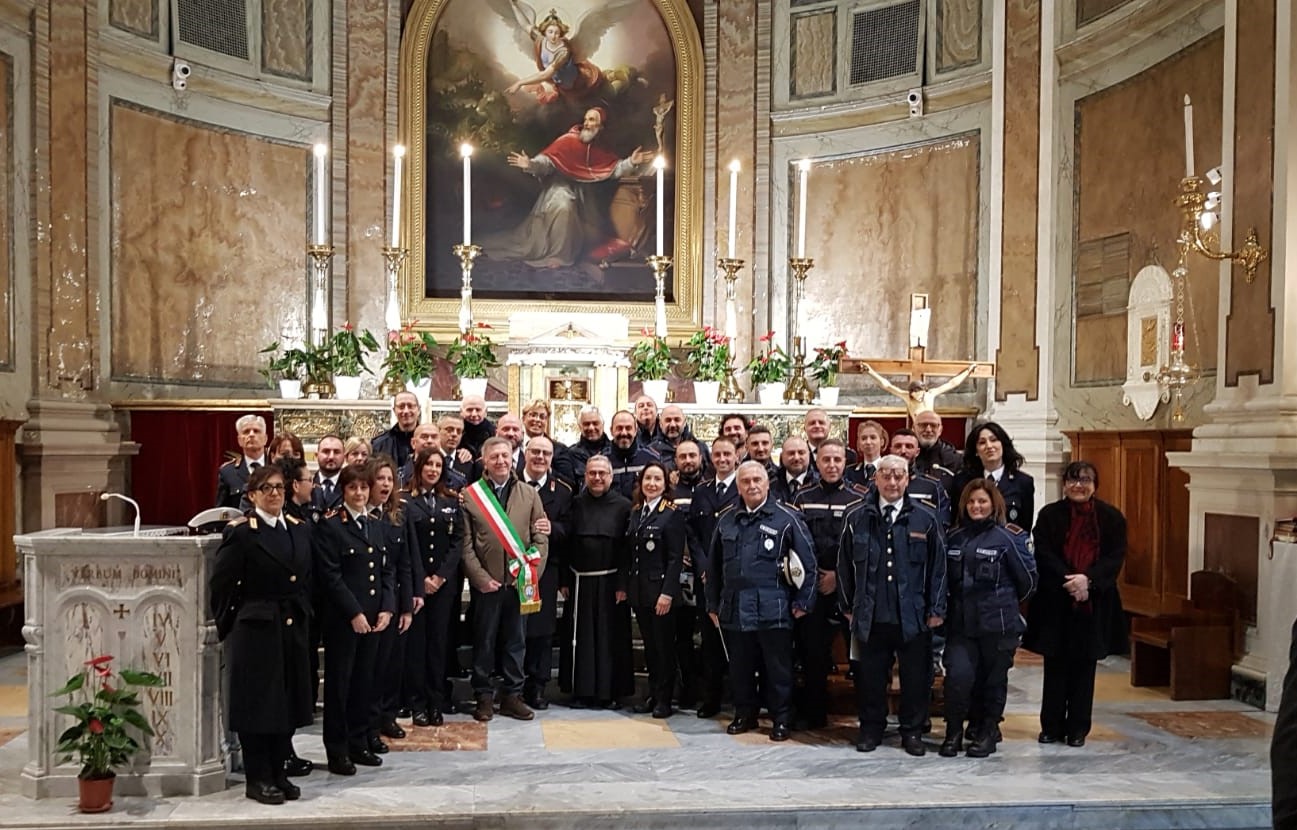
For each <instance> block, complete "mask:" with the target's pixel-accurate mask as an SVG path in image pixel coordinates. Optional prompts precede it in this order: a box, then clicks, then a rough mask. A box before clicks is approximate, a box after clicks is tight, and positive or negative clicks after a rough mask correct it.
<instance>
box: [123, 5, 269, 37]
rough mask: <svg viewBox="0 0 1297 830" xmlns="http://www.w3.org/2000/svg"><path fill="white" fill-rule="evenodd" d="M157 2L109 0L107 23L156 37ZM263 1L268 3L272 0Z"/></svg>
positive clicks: (134, 32) (135, 32) (127, 30)
mask: <svg viewBox="0 0 1297 830" xmlns="http://www.w3.org/2000/svg"><path fill="white" fill-rule="evenodd" d="M158 2H159V0H111V2H110V3H109V4H108V23H109V24H110V25H111V26H112V27H113V28H114V29H121V30H123V31H126V32H130V33H132V34H136V35H141V36H143V37H149V38H154V37H157V35H158ZM265 2H266V3H267V5H269V4H270V2H272V0H265Z"/></svg>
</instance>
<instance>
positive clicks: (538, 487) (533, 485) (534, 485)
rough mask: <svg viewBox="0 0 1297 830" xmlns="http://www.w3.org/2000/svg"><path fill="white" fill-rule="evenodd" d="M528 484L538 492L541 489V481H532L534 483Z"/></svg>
mask: <svg viewBox="0 0 1297 830" xmlns="http://www.w3.org/2000/svg"><path fill="white" fill-rule="evenodd" d="M527 483H528V484H530V485H531V486H532V487H535V488H536V489H537V490H539V489H540V482H539V481H535V480H532V481H528V482H527Z"/></svg>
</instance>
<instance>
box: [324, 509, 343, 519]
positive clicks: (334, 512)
mask: <svg viewBox="0 0 1297 830" xmlns="http://www.w3.org/2000/svg"><path fill="white" fill-rule="evenodd" d="M339 513H342V514H343V518H344V519H345V518H346V511H344V510H343V509H342V508H341V507H335V508H333V509H332V510H327V511H325V513H324V518H326V519H332V518H333V517H334V516H336V515H338V514H339Z"/></svg>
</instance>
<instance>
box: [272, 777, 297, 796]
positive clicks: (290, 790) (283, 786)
mask: <svg viewBox="0 0 1297 830" xmlns="http://www.w3.org/2000/svg"><path fill="white" fill-rule="evenodd" d="M275 786H276V787H278V788H279V789H280V790H281V791H282V792H283V793H284V800H285V801H296V800H297V799H299V798H301V797H302V788H301V787H299V786H297V785H296V784H294V783H293V782H292V781H289V780H288V779H287V778H284V779H282V780H280V781H276V782H275Z"/></svg>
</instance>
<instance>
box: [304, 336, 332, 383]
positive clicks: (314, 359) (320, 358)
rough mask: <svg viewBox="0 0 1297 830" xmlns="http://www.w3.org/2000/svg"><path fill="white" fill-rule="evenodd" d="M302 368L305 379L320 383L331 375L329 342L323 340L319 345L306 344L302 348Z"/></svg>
mask: <svg viewBox="0 0 1297 830" xmlns="http://www.w3.org/2000/svg"><path fill="white" fill-rule="evenodd" d="M302 370H303V371H304V372H305V373H306V378H307V380H310V381H314V382H315V383H320V382H322V381H327V380H329V378H330V377H332V375H333V352H332V351H331V344H330V343H329V342H327V341H326V342H325V343H323V344H321V345H319V346H311V345H307V346H306V347H305V348H303V349H302Z"/></svg>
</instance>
